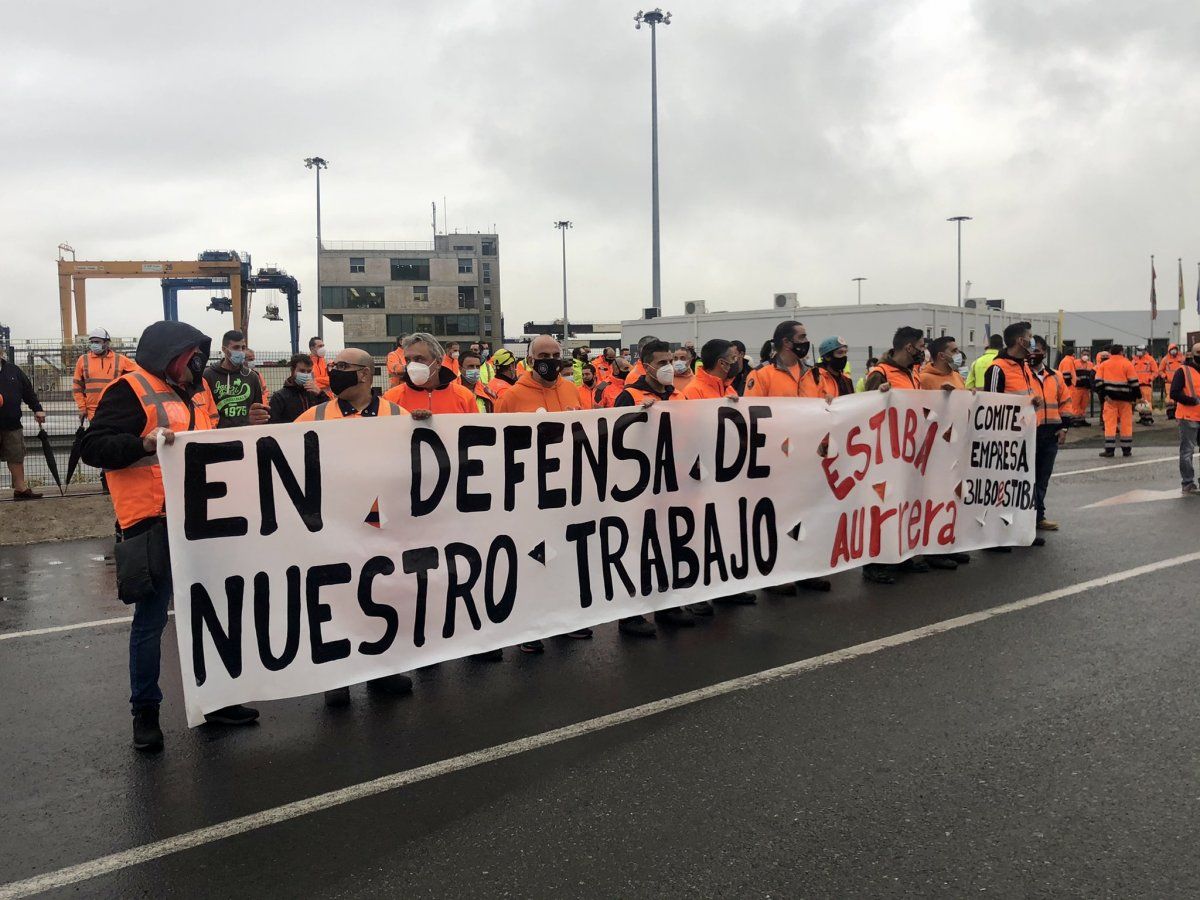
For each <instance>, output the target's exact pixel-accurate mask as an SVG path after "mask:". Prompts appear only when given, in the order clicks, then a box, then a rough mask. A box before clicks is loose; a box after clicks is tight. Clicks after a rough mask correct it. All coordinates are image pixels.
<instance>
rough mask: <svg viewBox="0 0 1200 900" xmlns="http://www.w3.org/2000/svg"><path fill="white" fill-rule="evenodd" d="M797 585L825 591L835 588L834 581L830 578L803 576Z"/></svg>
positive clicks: (807, 588) (810, 589) (811, 589)
mask: <svg viewBox="0 0 1200 900" xmlns="http://www.w3.org/2000/svg"><path fill="white" fill-rule="evenodd" d="M796 587H798V588H804V589H805V590H809V591H822V592H825V591H831V590H833V582H831V581H830V580H829V579H828V578H802V579H800V580H799V581H797V582H796Z"/></svg>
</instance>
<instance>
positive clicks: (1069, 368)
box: [1058, 353, 1079, 387]
mask: <svg viewBox="0 0 1200 900" xmlns="http://www.w3.org/2000/svg"><path fill="white" fill-rule="evenodd" d="M1078 365H1079V360H1077V359H1076V358H1075V357H1074V356H1072V355H1071V354H1069V353H1068V354H1067V355H1066V356H1064V357H1062V359H1060V360H1059V361H1058V374H1059V375H1061V376H1062V377H1063V382H1064V383H1065V384H1066V385H1067V387H1075V368H1076V366H1078Z"/></svg>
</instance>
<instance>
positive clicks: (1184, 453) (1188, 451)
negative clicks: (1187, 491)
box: [1177, 407, 1200, 487]
mask: <svg viewBox="0 0 1200 900" xmlns="http://www.w3.org/2000/svg"><path fill="white" fill-rule="evenodd" d="M1180 408H1181V409H1182V408H1183V407H1180ZM1177 421H1178V422H1179V480H1180V481H1181V482H1183V486H1184V487H1187V486H1188V485H1189V484H1195V483H1196V467H1195V466H1193V465H1192V454H1194V453H1195V452H1196V434H1197V432H1198V431H1200V422H1192V421H1189V420H1187V419H1177Z"/></svg>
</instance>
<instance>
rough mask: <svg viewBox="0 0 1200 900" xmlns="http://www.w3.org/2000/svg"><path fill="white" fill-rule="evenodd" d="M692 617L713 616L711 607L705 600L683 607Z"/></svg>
mask: <svg viewBox="0 0 1200 900" xmlns="http://www.w3.org/2000/svg"><path fill="white" fill-rule="evenodd" d="M684 609H686V610H687V611H688V612H690V613H691V614H692V615H693V616H711V615H712V614H713V605H712V604H711V603H709V602H708V601H707V600H701V601H700V602H699V603H689V604H687V605H686V606H684Z"/></svg>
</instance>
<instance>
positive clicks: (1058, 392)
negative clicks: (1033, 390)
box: [1005, 370, 1067, 425]
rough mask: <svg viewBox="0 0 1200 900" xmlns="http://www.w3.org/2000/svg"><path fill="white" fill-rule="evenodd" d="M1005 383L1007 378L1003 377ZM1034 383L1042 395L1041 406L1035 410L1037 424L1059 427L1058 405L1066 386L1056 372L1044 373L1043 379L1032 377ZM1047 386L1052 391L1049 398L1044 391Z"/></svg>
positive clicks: (1060, 417)
mask: <svg viewBox="0 0 1200 900" xmlns="http://www.w3.org/2000/svg"><path fill="white" fill-rule="evenodd" d="M1005 380H1006V381H1007V376H1005ZM1034 381H1035V382H1036V383H1037V386H1038V387H1037V390H1038V393H1039V394H1041V395H1042V405H1041V406H1040V407H1038V410H1037V423H1038V424H1039V425H1059V424H1061V423H1062V413H1061V412H1060V411H1059V403H1060V401H1061V400H1062V398H1064V397H1065V396H1066V392H1067V386H1066V385H1065V384H1064V383H1063V382H1062V380H1061V379H1060V378H1059V375H1058V373H1057V372H1051V371H1049V370H1047V371H1046V377H1045V378H1038V377H1037V376H1036V375H1035V376H1034ZM1047 384H1049V385H1050V386H1051V387H1052V388H1053V391H1054V394H1053V396H1051V395H1050V394H1049V393H1047V391H1046V385H1047Z"/></svg>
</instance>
